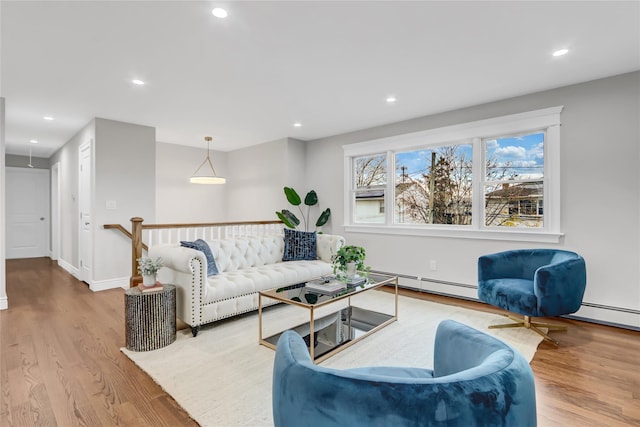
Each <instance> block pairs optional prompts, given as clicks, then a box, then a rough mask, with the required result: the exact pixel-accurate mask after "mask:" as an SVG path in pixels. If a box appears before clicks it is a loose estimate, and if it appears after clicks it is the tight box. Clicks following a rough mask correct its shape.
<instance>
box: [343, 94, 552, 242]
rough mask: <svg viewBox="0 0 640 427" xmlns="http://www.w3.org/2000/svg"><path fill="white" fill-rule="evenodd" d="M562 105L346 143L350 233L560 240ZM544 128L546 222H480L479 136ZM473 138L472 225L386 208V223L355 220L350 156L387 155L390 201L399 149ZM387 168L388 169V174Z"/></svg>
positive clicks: (387, 200)
mask: <svg viewBox="0 0 640 427" xmlns="http://www.w3.org/2000/svg"><path fill="white" fill-rule="evenodd" d="M562 109H563V106H557V107H551V108H544V109H540V110H534V111H528V112H524V113H518V114H511V115H508V116H502V117H495V118H491V119H485V120H478V121H474V122H469V123H462V124H458V125H453V126H446V127H441V128H437V129H429V130H426V131H421V132H415V133H409V134H404V135H397V136H392V137H387V138H381V139H375V140H371V141H363V142H358V143H355V144H349V145H344V146H343V147H342V149H343V151H344V177H345V180H344V206H345V209H344V227H345V231H347V232H350V233H375V234H396V235H397V234H404V235H413V236H416V235H419V236H433V237H453V238H464V239H490V240H511V241H522V242H544V243H558V242H559V241H560V238H561V237H562V236H563V233H562V231H561V224H560V113H561V112H562ZM540 130H542V131H544V132H545V133H546V137H545V141H544V199H543V200H544V213H543V215H544V225H543V227H541V228H527V229H525V228H509V227H505V228H504V229H497V227H486V226H485V225H484V212H483V210H484V188H483V182H484V179H483V178H484V175H483V174H484V157H485V153H484V149H483V148H484V147H483V144H482V140H483V139H485V138H492V137H496V136H502V135H512V134H523V133H527V132H535V131H540ZM458 141H460V142H463V141H465V142H466V141H471V143H472V145H473V202H472V215H473V220H472V225H455V226H452V225H442V224H418V225H416V224H394V223H393V211H394V210H393V209H385V224H356V223H354V217H355V198H354V197H353V189H352V183H353V172H354V171H353V162H352V159H353V158H354V157H360V156H366V155H374V154H380V153H386V154H387V188H386V191H385V206H394V204H393V201H394V200H395V188H394V180H395V156H394V153H395V152H398V151H408V150H416V149H419V148H425V147H429V146H437V145H443V144H452V143H454V144H455V143H456V142H458ZM389 171H392V173H390V172H389Z"/></svg>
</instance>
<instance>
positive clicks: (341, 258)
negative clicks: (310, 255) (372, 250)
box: [332, 245, 369, 274]
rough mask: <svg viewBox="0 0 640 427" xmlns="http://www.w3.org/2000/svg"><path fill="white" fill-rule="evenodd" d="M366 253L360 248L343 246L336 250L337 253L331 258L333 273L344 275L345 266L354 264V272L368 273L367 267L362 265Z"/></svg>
mask: <svg viewBox="0 0 640 427" xmlns="http://www.w3.org/2000/svg"><path fill="white" fill-rule="evenodd" d="M366 254H367V253H366V251H365V250H364V248H363V247H362V246H354V245H345V246H341V247H340V249H338V252H337V253H336V254H335V255H334V256H333V258H332V259H333V273H334V274H335V273H337V272H340V273H343V274H344V273H346V271H347V264H349V263H351V262H354V263H355V264H356V270H357V271H362V272H365V273H366V272H368V271H369V267H367V266H365V265H364V259H365V257H366Z"/></svg>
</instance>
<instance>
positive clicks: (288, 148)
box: [227, 138, 305, 221]
mask: <svg viewBox="0 0 640 427" xmlns="http://www.w3.org/2000/svg"><path fill="white" fill-rule="evenodd" d="M228 161H229V165H228V168H229V171H230V176H229V180H228V186H229V193H228V199H227V203H228V212H227V213H228V216H229V220H233V221H236V220H237V221H251V220H276V219H278V218H277V217H276V214H275V212H276V211H278V210H281V209H283V208H289V209H290V208H291V206H289V205H288V203H287V199H286V198H285V195H284V192H283V190H282V189H283V188H284V187H285V186H290V187H294V188H295V189H296V190H297V191H298V192H302V191H304V190H305V182H304V180H305V178H304V162H305V144H304V142H302V141H299V140H296V139H293V138H283V139H279V140H276V141H271V142H267V143H265V144H260V145H256V146H253V147H248V148H243V149H240V150H235V151H232V152H230V153H228Z"/></svg>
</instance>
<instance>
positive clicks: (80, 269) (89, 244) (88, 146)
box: [76, 139, 94, 287]
mask: <svg viewBox="0 0 640 427" xmlns="http://www.w3.org/2000/svg"><path fill="white" fill-rule="evenodd" d="M87 150H88V152H89V165H90V171H89V185H88V187H86V188H88V190H87V192H88V194H84V193H83V191H82V188H83V186H82V184H81V182H80V180H81V167H82V155H83V153H84V152H85V151H87ZM93 169H94V164H93V139H89V140H87V141H86V142H84V143H82V144H80V146H79V147H78V212H77V214H78V216H77V217H76V218H78V259H77V264H78V280H80V281H83V282H85V283H87V284H88V285H89V287H91V285H92V278H91V276H93V225H92V224H90V227H89V239H88V242H87V247H86V248H85V247H84V245H83V243H82V238H83V236H82V233H83V229H82V205H83V204H84V201H85V198H86V200H87V205H88V206H89V217H90V218H91V221H93V217H92V214H93V212H92V211H93V203H92V192H93ZM83 250H84V251H86V255H87V256H88V259H89V271H88V276H89V277H85V276H86V275H87V274H85V272H84V267H83V264H82V259H83V257H82V256H83Z"/></svg>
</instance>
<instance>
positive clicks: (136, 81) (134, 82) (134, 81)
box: [131, 79, 144, 86]
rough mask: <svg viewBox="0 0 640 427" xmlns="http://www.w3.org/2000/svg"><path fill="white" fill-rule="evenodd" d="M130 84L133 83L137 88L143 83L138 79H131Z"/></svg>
mask: <svg viewBox="0 0 640 427" xmlns="http://www.w3.org/2000/svg"><path fill="white" fill-rule="evenodd" d="M131 83H133V84H134V85H138V86H142V85H144V82H143V81H142V80H139V79H133V80H131Z"/></svg>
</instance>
